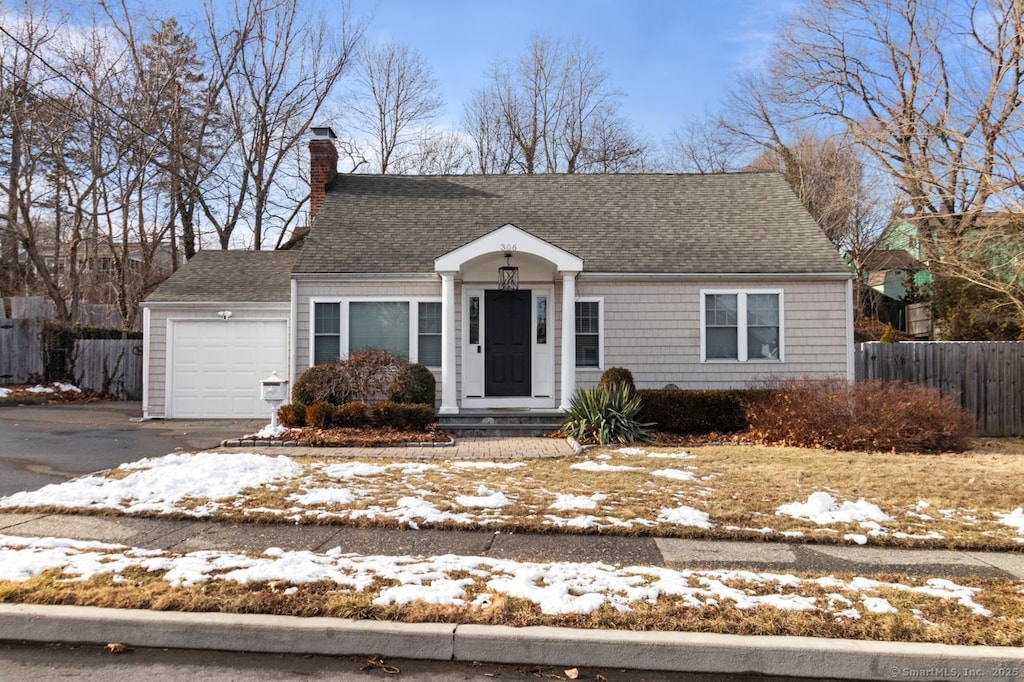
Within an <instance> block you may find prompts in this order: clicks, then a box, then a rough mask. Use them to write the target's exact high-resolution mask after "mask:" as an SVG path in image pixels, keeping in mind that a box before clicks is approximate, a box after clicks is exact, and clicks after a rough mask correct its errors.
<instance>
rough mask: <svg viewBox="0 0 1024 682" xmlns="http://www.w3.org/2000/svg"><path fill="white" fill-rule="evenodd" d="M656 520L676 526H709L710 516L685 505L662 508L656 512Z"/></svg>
mask: <svg viewBox="0 0 1024 682" xmlns="http://www.w3.org/2000/svg"><path fill="white" fill-rule="evenodd" d="M658 521H659V522H661V523H673V524H675V525H677V526H692V527H695V528H711V527H712V524H711V516H710V515H709V514H708V513H707V512H702V511H700V510H699V509H694V508H693V507H687V506H685V505H683V506H681V507H674V508H672V509H662V510H661V513H660V514H658Z"/></svg>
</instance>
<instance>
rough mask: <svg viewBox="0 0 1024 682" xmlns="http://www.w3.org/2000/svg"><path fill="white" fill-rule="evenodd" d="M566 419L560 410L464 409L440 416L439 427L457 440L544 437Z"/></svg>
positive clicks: (555, 429)
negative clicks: (459, 438)
mask: <svg viewBox="0 0 1024 682" xmlns="http://www.w3.org/2000/svg"><path fill="white" fill-rule="evenodd" d="M563 416H564V415H563V414H562V413H561V412H559V411H558V410H513V409H491V410H462V411H461V412H459V414H440V415H438V416H437V428H438V429H439V430H441V431H447V432H449V433H452V434H454V435H455V437H456V438H458V437H460V436H462V437H464V438H496V437H501V436H543V435H546V434H549V433H552V432H554V431H557V430H558V428H559V427H560V426H561V425H562V418H563Z"/></svg>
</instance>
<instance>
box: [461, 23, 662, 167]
mask: <svg viewBox="0 0 1024 682" xmlns="http://www.w3.org/2000/svg"><path fill="white" fill-rule="evenodd" d="M490 80H491V82H490V83H489V84H488V85H487V86H486V87H485V88H484V89H483V90H482V91H480V92H479V93H478V94H477V96H476V98H474V100H473V101H472V103H471V104H470V106H469V107H468V108H467V111H466V124H467V125H466V127H467V130H468V133H469V135H470V137H471V138H472V139H473V142H474V154H475V157H476V158H475V165H476V166H478V167H480V168H481V170H482V172H513V171H515V172H521V173H528V174H529V173H558V172H565V173H577V172H587V171H588V170H601V169H603V168H610V167H620V168H626V167H636V166H641V165H642V162H641V161H640V159H642V158H643V157H644V155H645V153H646V145H644V144H641V143H640V142H638V141H637V140H636V139H635V137H634V136H633V135H632V134H631V133H629V131H628V128H627V126H626V125H625V123H624V122H622V121H621V120H620V119H618V117H617V114H618V101H619V98H620V95H619V93H618V92H617V91H615V90H614V89H612V88H611V86H610V85H609V83H608V75H607V73H605V72H604V71H603V70H602V69H601V68H600V59H599V55H598V53H597V52H596V50H594V49H593V48H591V47H589V46H587V45H585V44H583V43H574V44H572V45H570V46H569V47H564V46H563V45H562V44H561V43H560V42H558V41H555V40H552V39H549V38H546V37H543V36H540V35H538V36H534V38H533V39H532V40H531V42H530V46H529V48H528V50H527V52H526V54H525V55H524V56H522V57H520V58H519V59H518V60H516V61H515V62H512V63H498V64H497V65H496V66H495V67H494V68H493V70H492V73H491V78H490Z"/></svg>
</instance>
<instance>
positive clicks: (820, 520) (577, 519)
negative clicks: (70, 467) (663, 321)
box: [0, 448, 1024, 544]
mask: <svg viewBox="0 0 1024 682" xmlns="http://www.w3.org/2000/svg"><path fill="white" fill-rule="evenodd" d="M270 452H273V451H272V450H270ZM438 454H440V453H438ZM669 460H671V463H672V464H673V465H676V464H677V460H686V462H685V466H684V465H683V462H682V461H678V465H677V466H674V467H672V468H660V467H664V466H665V465H666V464H668V463H669ZM607 474H615V475H614V476H608V475H607ZM728 476H729V474H728V472H727V471H726V472H721V471H706V470H704V467H703V466H702V462H701V458H700V457H698V456H695V455H693V454H691V453H689V452H685V451H678V450H677V451H672V450H666V451H648V450H644V449H641V448H619V449H617V450H612V449H608V450H604V451H598V452H596V453H592V454H590V455H588V456H585V457H569V458H565V459H563V460H527V461H512V462H495V461H487V460H475V461H462V460H453V461H446V460H439V459H438V460H432V461H429V462H423V461H402V460H394V459H381V460H376V461H359V460H339V459H336V458H334V459H332V458H319V459H318V458H299V459H293V458H290V457H287V456H271V455H262V454H256V453H237V454H236V453H213V452H200V453H195V454H193V453H175V454H170V455H167V456H165V457H154V458H149V459H143V460H140V461H138V462H135V463H131V464H125V465H122V466H120V467H118V468H117V469H114V470H111V471H108V472H101V473H99V474H94V475H90V476H85V477H83V478H79V479H76V480H72V481H68V482H66V483H60V484H54V485H49V486H46V487H45V488H42V489H40V490H37V491H33V492H21V493H16V494H13V495H11V496H9V497H6V498H0V508H8V509H9V508H16V507H17V508H25V509H30V508H40V507H43V508H63V509H76V508H77V509H109V510H116V511H120V512H122V513H129V514H130V513H146V514H181V515H188V516H195V517H207V516H210V515H213V514H220V515H221V516H222V517H223V516H227V517H229V518H238V517H239V516H244V517H246V518H263V519H268V518H277V519H279V520H281V521H288V522H332V521H333V522H345V521H357V520H358V521H366V520H377V521H379V522H381V523H385V524H389V525H393V524H396V523H397V524H400V525H405V526H408V527H410V528H419V527H420V526H421V525H422V524H444V525H459V526H466V527H488V528H499V529H500V528H502V527H503V525H516V526H519V527H523V526H524V525H525V526H526V527H527V528H530V529H533V530H539V529H544V528H552V527H553V528H568V529H573V530H579V529H584V530H590V531H598V532H600V531H616V530H619V529H622V530H629V529H632V530H643V529H649V528H656V529H657V530H656V531H655V532H657V531H658V530H660V531H663V532H664V533H667V534H669V535H672V534H684V535H685V534H686V531H685V530H684V529H687V528H699V529H712V528H714V529H718V531H719V532H721V533H722V534H723V535H727V536H729V537H731V538H735V537H736V535H737V534H739V535H741V536H747V537H749V536H751V535H752V534H757V535H763V536H772V535H774V536H775V537H777V538H779V539H785V538H791V537H811V536H813V537H815V538H824V539H829V540H830V541H832V542H848V543H857V544H867V543H869V542H871V541H872V540H874V541H876V542H878V541H883V539H884V541H891V540H909V541H915V542H928V541H933V540H935V541H940V540H945V539H946V538H945V536H944V535H943V534H941V533H939V532H936V531H937V530H943V531H944V532H948V531H947V530H946V528H948V524H960V525H962V526H963V527H968V528H974V527H977V526H979V525H981V524H987V526H988V528H986V529H985V531H984V532H985V533H986V534H991V535H993V536H997V537H999V538H1003V539H1004V540H1005V541H1013V540H1017V541H1018V542H1020V543H1022V544H1024V509H1022V508H1018V509H1016V510H1014V511H1011V512H1009V513H1001V512H994V516H993V513H981V512H979V511H978V510H969V509H932V508H931V506H930V504H929V503H928V502H927V501H925V500H919V501H917V502H916V504H915V503H908V505H907V506H906V508H905V509H903V510H898V509H896V510H887V511H883V510H882V509H881V508H880V507H878V506H877V505H876V504H873V503H871V502H869V501H867V500H864V499H859V500H857V501H856V502H854V501H841V500H837V499H836V497H834V496H833V494H832V493H828V492H814V493H812V494H811V495H810V496H809V497H808V498H807V500H806V501H804V502H792V503H789V504H783V505H781V506H778V507H777V508H774V509H773V508H772V507H768V508H758V507H757V503H756V500H755V501H752V502H751V504H750V505H749V512H748V516H747V518H745V519H742V520H739V523H731V524H727V523H720V522H717V521H716V518H715V516H716V508H718V507H720V506H721V505H719V504H717V503H718V501H719V498H720V497H722V496H726V498H727V499H728V497H729V496H730V495H731V491H729V488H728ZM712 479H713V480H714V481H716V482H717V481H722V482H723V485H722V486H719V484H718V483H716V484H715V486H710V485H708V481H709V480H712ZM716 487H720V488H722V489H718V490H716ZM255 495H259V502H258V503H257V502H255V501H254V496H255ZM914 499H916V498H914ZM773 511H774V513H775V514H776V518H777V519H782V517H790V518H786V519H785V520H784V521H783V520H780V521H779V528H778V529H776V528H771V527H766V526H765V518H768V517H770V515H771V514H772V512H773ZM926 511H927V512H928V513H927V514H926V513H924V512H926ZM986 514H987V517H988V518H987V520H986V519H985V518H984V517H985V516H986ZM794 519H795V521H794ZM932 523H935V524H940V523H941V524H946V525H945V526H944V527H942V528H935V529H932V528H929V527H928V525H929V524H932ZM832 524H844V525H845V526H846V528H843V529H842V530H839V529H833V528H830V527H829V526H831V525H832ZM887 526H888V527H887ZM1008 528H1012V529H1015V531H1014V530H1008ZM1015 533H1016V536H1015V535H1014V534H1015ZM1006 536H1009V538H1007V537H1006Z"/></svg>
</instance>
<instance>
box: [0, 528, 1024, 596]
mask: <svg viewBox="0 0 1024 682" xmlns="http://www.w3.org/2000/svg"><path fill="white" fill-rule="evenodd" d="M0 533H4V534H8V535H19V536H28V537H60V538H71V539H74V540H97V541H101V542H109V543H117V544H123V545H129V546H132V547H141V548H145V549H160V550H166V551H169V552H176V553H187V552H194V551H200V550H222V551H241V552H253V553H262V552H263V551H264V550H266V549H267V548H269V547H279V548H281V549H285V550H309V551H320V552H322V551H326V550H328V549H332V548H334V547H340V548H341V549H342V551H344V552H351V553H356V554H364V555H372V554H383V555H395V554H401V555H406V554H410V555H439V554H459V555H467V556H488V557H494V558H500V559H513V560H517V561H576V562H587V561H599V562H604V563H609V564H619V565H651V566H665V567H670V568H737V569H751V570H761V571H783V572H787V573H793V572H811V573H822V574H827V573H857V574H864V575H867V574H874V573H904V574H907V575H921V576H931V577H945V578H957V577H966V576H976V577H985V578H1014V579H1018V580H1024V554H1022V553H1009V552H967V551H955V550H907V549H884V548H878V547H860V546H838V545H810V544H796V543H778V542H727V541H718V540H683V539H676V538H644V537H622V536H608V535H568V534H535V533H501V532H498V533H493V532H487V531H458V530H406V529H381V528H349V527H344V526H330V525H292V524H254V523H246V524H237V523H235V524H233V523H222V522H212V521H190V520H176V519H149V518H141V517H131V516H86V515H75V514H0Z"/></svg>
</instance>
